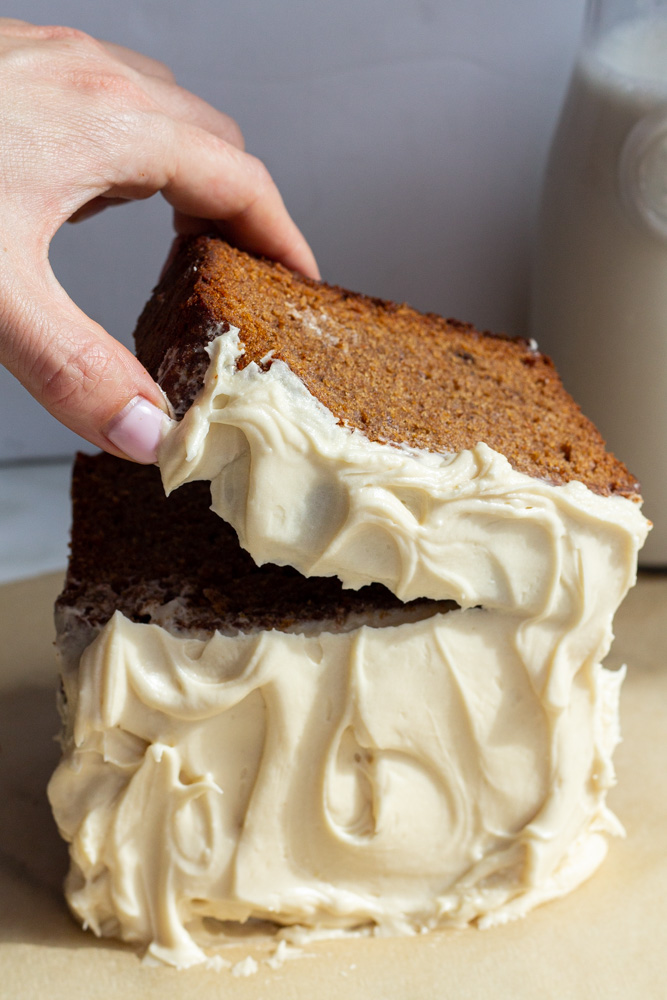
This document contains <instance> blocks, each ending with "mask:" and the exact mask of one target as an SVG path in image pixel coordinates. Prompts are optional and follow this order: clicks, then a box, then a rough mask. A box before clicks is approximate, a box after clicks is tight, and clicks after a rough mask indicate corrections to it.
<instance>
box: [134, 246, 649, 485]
mask: <svg viewBox="0 0 667 1000" xmlns="http://www.w3.org/2000/svg"><path fill="white" fill-rule="evenodd" d="M229 325H232V326H235V327H238V328H239V330H240V331H241V332H240V338H241V341H242V343H243V344H244V346H245V354H244V356H243V357H242V358H241V359H240V360H239V367H240V368H242V367H244V366H245V365H246V364H248V363H249V362H251V361H256V362H258V363H259V362H260V361H261V359H263V358H265V356H266V355H267V354H268V353H269V352H273V354H272V358H273V359H276V360H277V359H280V360H282V361H284V362H285V363H286V364H287V365H288V366H289V367H290V368H291V370H292V371H293V372H294V374H295V375H297V376H298V377H299V378H300V379H301V380H302V382H304V384H305V385H306V386H307V388H308V389H309V390H310V392H311V393H312V394H313V395H314V396H315V397H316V398H317V399H319V400H320V401H321V402H322V403H323V404H324V405H325V406H326V407H327V408H328V409H329V410H330V411H331V413H332V414H333V415H334V416H335V417H336V418H337V419H338V420H339V421H340V422H341V423H342V424H345V425H347V426H349V427H355V428H358V429H359V430H361V431H363V432H364V433H365V434H366V435H367V437H368V438H370V439H371V440H372V441H380V442H383V443H386V442H388V443H394V444H407V445H410V446H412V447H416V448H424V449H427V450H429V451H435V452H457V451H461V450H462V449H465V448H471V447H473V446H474V445H476V444H478V443H479V442H481V441H483V442H485V443H486V444H487V445H489V446H490V447H491V448H493V449H494V450H496V451H498V452H501V453H502V454H503V455H505V456H506V457H507V458H508V460H509V461H510V463H511V464H512V466H513V467H514V468H515V469H517V470H518V471H520V472H523V473H526V474H528V475H530V476H534V477H536V478H540V479H544V480H547V481H548V482H551V483H555V484H560V483H566V482H570V481H571V480H579V481H580V482H583V483H585V485H586V486H588V487H589V488H590V489H592V490H594V491H595V492H596V493H602V494H612V493H617V494H622V495H623V496H627V497H631V498H633V499H637V498H638V494H639V486H638V484H637V482H636V480H635V479H634V478H633V477H632V476H631V475H630V473H629V472H628V471H627V469H626V468H625V466H624V465H623V464H622V463H621V462H619V461H618V460H617V459H616V458H615V457H614V456H613V455H612V454H610V453H609V452H607V451H606V449H605V446H604V442H603V440H602V438H601V436H600V434H599V433H598V431H597V430H596V429H595V427H594V426H593V424H592V423H591V422H590V421H589V420H588V419H587V418H586V417H584V415H583V414H582V413H581V410H580V409H579V407H578V406H577V405H576V403H575V402H574V401H573V400H572V397H571V396H570V395H569V394H568V393H567V392H566V391H565V389H564V388H563V386H562V384H561V381H560V379H559V377H558V375H557V374H556V372H555V370H554V367H553V363H552V361H551V360H550V359H549V358H547V357H546V356H545V355H543V354H541V353H540V352H539V351H538V350H535V349H533V348H532V347H531V345H530V343H529V342H528V341H526V340H523V339H520V338H517V339H510V338H507V337H502V336H497V335H493V334H488V333H480V332H479V331H477V330H475V329H474V328H473V327H472V326H469V325H467V324H463V323H459V322H457V321H455V320H445V319H442V318H441V317H439V316H435V315H432V314H428V315H423V314H421V313H418V312H416V311H415V310H414V309H411V308H409V307H408V306H406V305H396V304H395V303H392V302H384V301H382V300H380V299H373V298H368V297H366V296H363V295H357V294H355V293H353V292H349V291H346V290H345V289H342V288H336V287H331V286H329V285H326V284H322V283H319V282H315V281H311V280H309V279H306V278H303V277H301V276H299V275H296V274H293V273H292V272H290V271H288V270H287V269H286V268H284V267H282V266H281V265H280V264H275V263H273V262H270V261H266V260H263V259H261V258H257V257H253V256H250V255H248V254H246V253H242V252H241V251H239V250H235V249H233V248H232V247H230V246H228V245H227V244H226V243H224V242H223V241H222V240H220V239H217V238H215V237H209V236H200V237H193V238H189V239H185V240H183V241H182V243H181V245H180V248H179V250H178V252H177V254H176V256H175V258H174V260H173V261H172V263H171V265H170V267H169V268H168V270H167V272H166V274H165V275H164V277H163V279H162V280H161V282H160V284H159V285H158V286H157V288H156V289H155V292H154V294H153V297H152V299H151V300H150V302H149V303H148V304H147V305H146V308H145V309H144V311H143V313H142V315H141V317H140V319H139V324H138V327H137V330H136V333H135V338H136V343H137V354H138V356H139V358H140V360H141V361H142V362H143V364H144V365H145V366H146V367H147V369H148V371H149V372H150V373H151V375H152V376H153V377H154V378H156V379H157V381H158V382H159V383H160V385H161V386H162V388H163V389H164V390H165V392H166V393H167V395H168V397H169V399H170V400H171V402H172V403H173V405H174V407H175V408H176V411H177V413H179V414H182V413H183V412H184V411H185V409H186V408H187V406H189V404H190V403H191V402H192V400H193V398H194V396H195V395H196V393H197V392H198V391H199V388H200V387H201V385H202V381H203V377H204V373H205V371H206V367H207V364H208V355H207V354H206V352H205V347H206V344H207V343H209V341H211V340H212V339H213V338H214V337H215V336H217V335H218V334H219V333H221V332H224V331H225V330H226V329H227V328H228V327H229ZM268 363H269V364H270V363H271V362H270V361H269V362H268Z"/></svg>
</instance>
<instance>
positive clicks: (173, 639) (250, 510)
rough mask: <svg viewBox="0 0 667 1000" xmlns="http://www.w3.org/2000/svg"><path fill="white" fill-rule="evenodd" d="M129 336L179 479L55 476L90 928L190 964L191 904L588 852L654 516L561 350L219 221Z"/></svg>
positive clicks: (91, 469)
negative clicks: (227, 229) (642, 504)
mask: <svg viewBox="0 0 667 1000" xmlns="http://www.w3.org/2000/svg"><path fill="white" fill-rule="evenodd" d="M137 345H138V353H139V356H140V357H141V359H142V360H143V361H144V363H145V364H146V365H147V367H148V368H149V370H150V371H151V372H152V374H154V375H155V376H156V377H157V378H158V380H159V381H160V383H161V384H162V386H163V388H164V389H165V391H166V392H167V394H168V396H169V398H170V400H171V402H172V404H173V405H174V408H175V410H176V412H177V413H178V414H179V415H180V418H181V419H180V420H179V422H178V423H177V424H176V425H175V426H174V428H173V430H172V431H171V432H170V433H169V434H168V435H167V438H166V439H165V442H164V444H163V447H162V450H161V455H160V465H161V471H162V477H163V479H164V481H165V484H166V485H167V487H168V489H170V490H171V489H172V488H175V487H176V486H180V488H179V489H175V490H174V492H173V493H172V494H171V495H170V496H169V497H165V496H164V492H163V491H162V487H161V485H160V477H159V474H158V472H157V470H155V469H146V468H140V467H134V466H131V465H129V464H128V463H123V462H121V461H119V460H116V459H113V458H110V457H109V456H98V457H96V458H93V459H90V458H88V459H86V458H81V459H79V461H78V463H77V467H76V470H75V478H74V529H73V542H72V557H71V561H70V567H69V571H68V577H67V583H66V588H65V591H64V593H63V595H62V596H61V598H60V600H59V602H58V631H59V640H58V645H59V650H60V656H61V660H62V672H63V678H64V694H65V698H64V700H65V708H64V715H65V719H66V727H65V736H64V756H63V760H62V762H61V764H60V766H59V768H58V770H57V771H56V774H55V775H54V778H53V779H52V783H51V786H50V795H51V800H52V803H53V807H54V812H55V815H56V819H57V821H58V824H59V826H60V829H61V831H62V832H63V835H64V836H65V837H66V839H67V840H68V841H70V843H71V857H72V868H71V872H70V876H69V879H68V886H67V894H68V899H69V902H70V905H71V906H72V908H73V910H74V912H75V913H76V914H77V915H78V916H79V917H80V918H81V919H82V921H83V922H84V924H86V925H87V926H90V927H92V928H93V929H94V930H95V931H96V932H97V933H100V934H112V935H116V936H120V937H122V938H124V939H125V940H128V941H133V942H137V943H141V944H142V945H144V946H146V947H148V948H149V949H150V951H151V953H152V954H154V955H156V956H158V957H160V958H162V959H164V960H165V961H168V962H172V963H173V964H177V965H183V964H191V963H192V962H196V961H201V960H203V959H204V957H205V953H204V951H203V950H202V945H204V944H205V943H206V934H207V930H206V929H207V928H209V929H210V926H211V923H210V919H211V918H213V919H214V920H217V921H219V922H221V925H222V926H224V925H225V924H226V923H227V922H228V921H241V922H243V921H247V920H255V919H260V920H268V921H272V922H273V923H275V924H276V925H294V924H298V925H303V926H306V927H310V928H313V927H315V928H321V927H333V928H358V927H359V926H372V927H376V928H380V929H382V930H383V931H402V932H409V931H413V932H415V931H420V930H424V929H430V928H434V927H437V926H443V925H451V924H453V925H461V924H465V923H470V922H476V923H478V924H481V925H483V926H485V925H488V924H491V923H494V922H499V921H503V920H506V919H510V918H512V917H515V916H519V915H522V914H523V913H525V912H526V910H528V909H529V908H530V907H532V906H534V905H536V904H537V903H539V902H542V901H544V900H546V899H549V898H552V897H554V896H557V895H560V894H562V893H564V892H567V891H569V890H570V889H572V888H573V887H574V886H575V885H577V884H578V883H579V882H581V881H582V879H584V878H586V877H587V876H588V875H589V874H590V873H591V872H592V871H593V870H594V869H595V868H596V867H597V865H598V864H599V862H600V860H601V859H602V857H603V856H604V853H605V850H606V844H605V837H604V834H606V833H613V832H618V830H619V825H618V823H617V821H616V820H615V819H614V817H613V816H612V815H611V814H610V813H609V811H608V809H607V807H606V805H605V797H606V792H607V790H608V788H609V787H610V786H611V785H612V784H613V780H614V779H613V767H612V763H611V754H612V751H613V748H614V745H615V743H616V741H617V739H618V691H619V685H620V681H621V679H622V678H621V675H620V674H618V673H617V674H612V673H610V672H608V671H606V670H605V669H604V668H603V667H602V666H601V665H600V661H601V659H602V658H603V657H604V655H605V654H606V652H607V650H608V647H609V644H610V641H611V638H612V632H611V623H612V617H613V614H614V611H615V609H616V607H617V606H618V604H619V602H620V601H621V600H622V598H623V596H624V594H625V592H626V591H627V589H628V587H629V586H630V585H631V584H632V583H633V581H634V577H635V565H636V553H637V549H638V546H639V545H640V544H641V543H642V541H643V539H644V537H645V534H646V530H647V522H646V521H645V519H644V518H643V517H642V515H641V513H640V510H639V505H638V502H637V501H638V499H639V497H638V487H637V484H636V483H635V482H634V481H633V479H632V477H631V476H630V475H629V474H628V473H627V471H626V470H625V468H624V467H623V466H622V465H621V463H619V462H618V461H617V460H616V459H614V458H613V457H612V456H610V455H609V454H607V453H606V452H605V449H604V445H603V443H602V441H601V439H600V438H599V435H598V434H597V432H596V431H595V430H594V428H592V426H591V424H590V423H589V422H588V421H586V420H585V418H583V417H582V415H581V413H580V412H579V410H578V409H577V407H576V406H575V405H574V404H573V403H572V401H571V399H570V398H569V396H567V394H566V393H565V392H564V390H563V389H562V387H561V385H560V383H559V381H558V379H557V376H556V375H555V373H554V372H553V368H552V367H551V365H550V363H549V362H548V360H547V359H545V358H544V357H543V356H542V355H540V354H539V352H538V351H537V349H536V348H535V347H534V345H531V344H529V343H527V342H525V341H511V340H507V339H505V338H498V337H492V336H490V335H485V334H480V333H478V332H476V331H474V330H473V329H472V328H470V327H464V326H462V325H460V324H455V323H449V322H445V321H444V320H440V319H438V318H437V317H431V316H428V317H424V316H420V315H419V314H417V313H415V312H414V311H412V310H409V309H407V307H401V306H394V305H391V304H388V303H383V302H379V301H377V300H371V299H366V298H363V297H361V296H355V295H353V294H352V293H349V292H345V291H343V290H341V289H334V288H329V287H327V286H325V285H319V284H316V283H313V282H308V281H305V280H303V279H300V278H298V277H296V276H294V275H292V274H290V273H289V272H287V271H285V270H284V269H283V268H281V267H280V266H278V265H275V264H270V263H268V262H265V261H261V260H257V259H255V258H252V257H248V256H247V255H245V254H242V253H239V252H238V251H234V250H232V249H231V248H229V247H227V246H226V245H225V244H224V243H222V242H221V241H219V240H215V239H211V238H196V239H193V240H189V241H186V242H185V243H184V244H183V246H182V247H181V251H180V253H179V255H177V257H176V259H175V261H174V262H173V263H172V266H171V268H170V270H169V272H168V273H167V275H166V276H165V278H164V279H163V281H162V282H161V284H160V286H158V289H157V290H156V292H155V294H154V297H153V299H152V300H151V302H150V303H149V304H148V306H147V307H146V310H145V311H144V314H143V315H142V318H141V320H140V323H139V328H138V331H137ZM198 479H206V480H209V481H210V482H211V490H212V495H213V506H214V508H215V510H216V511H217V512H218V513H220V514H222V517H217V516H216V514H214V513H212V512H211V511H209V510H207V507H208V505H209V498H208V486H207V485H206V484H205V483H203V482H192V481H191V482H187V481H188V480H198ZM182 484H183V485H182ZM237 534H238V539H237ZM239 542H240V544H239Z"/></svg>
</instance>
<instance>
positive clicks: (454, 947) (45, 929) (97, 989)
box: [0, 574, 667, 1000]
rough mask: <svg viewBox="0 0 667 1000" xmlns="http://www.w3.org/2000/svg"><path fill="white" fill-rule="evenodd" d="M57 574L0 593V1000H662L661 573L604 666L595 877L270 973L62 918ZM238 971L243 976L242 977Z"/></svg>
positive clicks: (665, 894)
mask: <svg viewBox="0 0 667 1000" xmlns="http://www.w3.org/2000/svg"><path fill="white" fill-rule="evenodd" d="M59 586H60V578H59V576H58V575H51V576H47V577H39V578H37V579H35V580H30V581H25V582H20V583H14V584H10V585H7V586H4V587H0V639H1V642H0V997H2V998H4V997H8V998H9V997H12V998H18V1000H32V998H33V997H34V998H38V997H39V998H41V997H49V998H52V1000H60V998H63V1000H65V998H67V1000H79V998H81V1000H97V998H100V1000H101V998H104V1000H115V998H119V1000H120V998H122V1000H133V998H141V1000H153V998H158V997H159V998H160V1000H170V998H172V997H174V998H176V997H178V998H181V997H186V996H187V997H190V996H193V997H195V996H196V997H197V1000H209V998H213V997H215V998H220V997H224V998H232V1000H240V998H254V1000H302V998H303V1000H306V998H307V1000H329V998H340V997H345V998H346V1000H348V998H349V1000H357V998H359V1000H361V998H363V1000H398V998H400V1000H421V998H424V1000H426V998H428V1000H434V998H443V1000H478V998H479V1000H482V998H484V1000H505V998H508V1000H509V998H511V1000H535V998H540V1000H550V998H554V1000H579V998H581V1000H591V998H604V1000H621V998H623V1000H654V998H655V1000H658V998H660V1000H662V998H664V997H666V996H667V576H664V575H648V574H647V575H645V576H643V577H642V578H641V579H640V582H639V584H638V586H637V587H636V588H635V590H633V591H632V592H631V594H630V595H629V597H628V599H627V600H626V602H625V604H624V606H623V608H622V609H621V611H620V613H619V615H618V618H617V621H616V629H615V631H616V635H617V639H616V642H615V644H614V648H613V651H612V654H611V656H610V658H609V665H613V666H616V665H618V664H620V663H623V662H627V663H628V665H629V671H628V677H627V680H626V683H625V685H624V688H623V696H622V702H621V704H622V729H623V743H622V744H621V746H620V747H619V749H618V751H617V753H616V757H615V761H616V765H617V771H618V779H619V786H618V788H617V789H615V790H614V792H613V793H612V795H611V796H610V804H611V805H612V807H613V808H614V810H615V811H616V813H617V815H618V816H619V817H620V819H621V820H622V822H623V824H624V825H625V827H626V830H627V834H628V836H627V839H626V840H623V841H621V840H615V841H613V842H612V843H611V847H610V852H609V856H608V858H607V860H606V862H605V863H604V865H603V866H602V868H601V869H600V870H599V872H598V873H597V874H596V875H595V876H594V877H593V878H592V879H591V880H590V881H589V882H588V883H587V884H586V885H584V886H582V887H581V888H580V889H578V890H577V891H576V892H575V893H573V894H571V895H570V896H567V897H566V898H564V899H562V900H557V901H555V902H552V903H549V904H547V905H545V906H543V907H541V908H540V909H538V910H535V911H533V913H531V914H529V916H528V917H527V918H526V919H525V920H521V921H518V922H517V923H513V924H509V925H507V926H505V927H500V928H496V929H492V930H487V931H478V930H476V929H469V930H465V931H446V932H439V933H434V934H429V935H424V936H421V937H417V938H391V939H389V938H387V939H362V940H344V941H323V942H319V943H315V944H310V945H308V946H307V947H306V948H305V952H306V955H305V956H304V957H301V958H298V959H295V960H293V961H287V962H285V963H284V964H283V965H282V967H280V968H278V969H273V968H271V967H270V966H268V965H267V964H266V959H267V958H268V957H269V955H270V952H269V951H267V950H265V949H264V950H263V949H262V948H261V947H259V946H258V945H257V944H254V945H253V944H251V943H247V942H246V943H243V942H241V943H240V944H239V945H238V946H235V947H234V948H233V949H231V950H230V949H226V950H225V951H224V952H222V954H224V956H225V957H226V958H227V959H229V960H231V962H232V963H238V962H239V961H241V960H243V959H245V958H246V957H247V956H248V955H252V956H254V957H255V959H256V960H257V962H258V971H257V972H256V973H255V974H254V975H251V976H248V977H242V976H236V975H234V974H232V972H231V971H229V970H227V969H224V970H221V971H217V972H216V971H213V970H210V969H202V968H194V969H190V970H185V971H181V972H179V971H176V970H173V969H166V968H155V967H148V966H146V965H143V964H142V963H141V961H140V959H139V958H138V957H137V955H136V954H135V953H134V952H133V951H132V950H130V949H128V948H126V947H124V946H122V945H118V944H115V943H113V942H109V941H98V940H97V939H96V938H95V937H93V935H92V934H90V933H86V932H84V931H82V930H81V929H80V928H79V927H78V926H77V925H76V924H75V923H74V921H73V920H72V919H71V918H70V916H69V915H68V912H67V910H66V907H65V905H64V903H63V900H62V894H61V891H60V883H61V881H62V877H63V875H64V872H65V869H66V863H67V859H66V849H65V847H64V845H63V844H61V842H60V840H59V838H58V835H57V833H56V831H55V828H54V825H53V821H52V819H51V816H50V811H49V808H48V804H47V802H46V797H45V791H44V789H45V786H46V782H47V780H48V777H49V775H50V773H51V771H52V769H53V767H54V766H55V763H56V760H57V756H58V747H57V745H56V744H55V742H54V741H53V734H54V733H55V732H56V731H57V728H58V720H57V714H56V710H55V703H54V691H55V686H56V683H57V679H56V670H55V665H54V660H53V648H52V637H53V626H52V620H51V605H52V602H53V599H54V597H55V595H56V594H57V592H58V590H59ZM237 971H240V970H238V969H237Z"/></svg>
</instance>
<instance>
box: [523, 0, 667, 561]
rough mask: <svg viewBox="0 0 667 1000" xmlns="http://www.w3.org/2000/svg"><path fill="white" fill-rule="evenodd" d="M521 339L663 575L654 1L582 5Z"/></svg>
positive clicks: (666, 257) (661, 109) (663, 165)
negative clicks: (642, 532) (619, 474)
mask: <svg viewBox="0 0 667 1000" xmlns="http://www.w3.org/2000/svg"><path fill="white" fill-rule="evenodd" d="M531 332H532V335H533V336H534V337H535V339H536V340H537V341H538V343H539V345H540V347H541V348H542V349H543V350H544V351H545V352H546V353H549V354H551V355H552V357H553V358H554V360H555V362H556V364H557V367H558V369H559V371H560V373H561V375H562V377H563V381H564V383H565V386H566V388H567V389H569V391H570V392H571V393H572V395H573V396H574V397H575V399H576V400H577V402H578V403H580V404H581V407H582V409H583V411H584V413H586V415H587V416H589V417H590V418H591V419H592V420H593V421H594V422H595V423H596V424H597V426H598V427H599V429H600V431H601V433H602V435H603V437H604V438H605V440H606V442H607V445H608V447H609V448H610V449H611V450H612V451H613V452H614V453H615V454H616V455H618V457H619V458H621V459H622V460H623V461H624V462H625V463H626V465H627V466H628V468H629V469H630V471H631V472H632V473H633V474H634V475H635V476H637V478H638V479H639V481H640V483H641V485H642V493H643V495H644V500H645V508H644V510H645V513H646V514H647V516H648V517H650V518H651V519H652V520H653V521H654V525H655V526H654V529H653V531H652V532H651V534H650V535H649V539H648V542H647V544H646V547H645V549H644V551H643V553H642V557H643V560H642V561H643V563H644V564H645V565H663V566H667V516H665V515H663V510H664V508H665V506H666V504H667V0H663V2H660V0H647V2H642V0H634V2H632V0H589V2H588V5H587V9H586V19H585V26H584V36H583V40H582V45H581V49H580V52H579V55H578V58H577V62H576V65H575V68H574V72H573V75H572V79H571V82H570V88H569V91H568V94H567V97H566V100H565V105H564V108H563V111H562V114H561V118H560V122H559V125H558V128H557V131H556V134H555V137H554V141H553V145H552V149H551V154H550V158H549V162H548V167H547V173H546V179H545V186H544V193H543V202H542V209H541V217H540V228H539V234H538V244H537V250H536V267H535V275H534V284H533V300H532V320H531Z"/></svg>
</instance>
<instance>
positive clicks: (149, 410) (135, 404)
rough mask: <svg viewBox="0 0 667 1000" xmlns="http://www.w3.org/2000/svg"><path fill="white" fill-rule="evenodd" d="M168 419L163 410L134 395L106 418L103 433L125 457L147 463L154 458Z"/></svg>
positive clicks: (153, 460) (143, 463)
mask: <svg viewBox="0 0 667 1000" xmlns="http://www.w3.org/2000/svg"><path fill="white" fill-rule="evenodd" d="M171 423H172V421H171V420H170V418H169V417H168V416H167V414H166V413H164V411H163V410H161V409H159V407H157V406H154V405H153V403H150V402H149V401H148V400H147V399H144V397H143V396H135V397H134V399H131V400H130V402H129V403H128V404H127V406H124V407H123V409H122V410H121V411H120V413H117V414H116V416H115V417H114V418H113V419H112V420H110V421H109V423H108V424H107V426H106V427H105V429H104V434H105V436H106V437H107V438H108V439H109V441H111V443H112V444H114V445H115V446H116V448H119V449H120V451H122V452H124V453H125V454H126V455H127V457H128V458H131V459H133V460H134V461H135V462H141V464H142V465H150V464H152V463H154V462H156V461H157V450H158V446H159V444H160V441H161V440H162V436H163V434H164V432H165V431H166V430H167V428H168V427H169V425H170V424H171Z"/></svg>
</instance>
